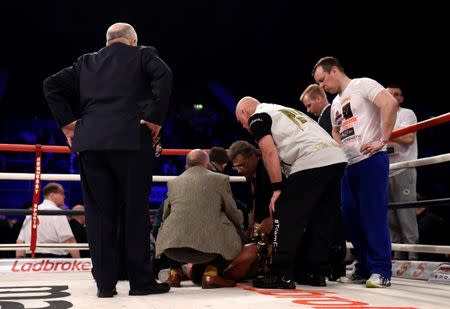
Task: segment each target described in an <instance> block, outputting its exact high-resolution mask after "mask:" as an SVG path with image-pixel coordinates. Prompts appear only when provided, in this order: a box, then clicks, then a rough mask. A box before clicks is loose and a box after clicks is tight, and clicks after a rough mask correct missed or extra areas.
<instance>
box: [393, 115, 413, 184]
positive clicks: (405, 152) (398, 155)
mask: <svg viewBox="0 0 450 309" xmlns="http://www.w3.org/2000/svg"><path fill="white" fill-rule="evenodd" d="M415 123H417V117H416V114H414V112H413V111H412V110H410V109H408V108H401V107H400V108H399V109H398V111H397V120H396V121H395V126H394V130H397V129H400V128H403V127H407V126H409V125H412V124H415ZM388 153H389V162H390V163H397V162H403V161H410V160H415V159H417V137H416V138H414V142H413V143H412V144H411V145H402V144H397V143H394V144H392V145H389V147H388ZM404 170H405V169H401V170H393V171H392V172H391V173H390V176H393V175H396V174H400V173H401V172H402V171H404Z"/></svg>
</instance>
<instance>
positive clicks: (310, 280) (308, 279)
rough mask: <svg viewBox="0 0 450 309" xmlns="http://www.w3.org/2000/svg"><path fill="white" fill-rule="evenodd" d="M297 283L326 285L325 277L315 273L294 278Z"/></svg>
mask: <svg viewBox="0 0 450 309" xmlns="http://www.w3.org/2000/svg"><path fill="white" fill-rule="evenodd" d="M296 281H297V283H298V284H303V285H312V286H327V283H326V282H325V277H324V276H321V275H316V274H304V275H302V276H301V277H299V278H297V279H296Z"/></svg>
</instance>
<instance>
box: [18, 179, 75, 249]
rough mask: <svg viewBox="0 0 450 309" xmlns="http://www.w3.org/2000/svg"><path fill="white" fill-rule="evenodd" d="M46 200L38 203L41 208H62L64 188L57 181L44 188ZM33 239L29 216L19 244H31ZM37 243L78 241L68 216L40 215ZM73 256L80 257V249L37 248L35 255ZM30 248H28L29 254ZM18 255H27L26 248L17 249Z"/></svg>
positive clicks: (24, 224) (23, 227) (70, 242)
mask: <svg viewBox="0 0 450 309" xmlns="http://www.w3.org/2000/svg"><path fill="white" fill-rule="evenodd" d="M42 191H43V194H44V201H43V202H42V203H41V204H40V205H38V209H39V210H61V209H60V207H61V206H63V205H64V198H65V196H64V188H63V187H62V186H61V185H60V184H59V183H55V182H51V183H49V184H47V185H46V186H45V187H44V189H43V190H42ZM30 241H31V216H27V217H26V218H25V221H24V222H23V225H22V229H21V230H20V233H19V236H18V237H17V243H18V244H24V243H27V244H29V243H30ZM37 243H69V244H72V243H76V240H75V237H74V236H73V233H72V230H71V228H70V225H69V221H68V220H67V217H66V216H64V215H61V216H39V225H38V228H37ZM69 253H70V256H72V257H73V258H79V257H80V252H79V250H64V249H46V248H37V249H36V252H35V257H60V258H65V257H69ZM28 255H29V250H27V256H28ZM16 257H17V258H22V257H25V250H17V251H16Z"/></svg>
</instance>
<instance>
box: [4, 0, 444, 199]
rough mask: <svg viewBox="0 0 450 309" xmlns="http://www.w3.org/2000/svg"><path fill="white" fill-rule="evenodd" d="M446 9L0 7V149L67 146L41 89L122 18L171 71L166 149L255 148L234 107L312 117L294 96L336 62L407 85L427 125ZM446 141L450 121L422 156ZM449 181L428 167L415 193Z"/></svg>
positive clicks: (430, 138) (317, 4) (270, 4)
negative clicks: (253, 104)
mask: <svg viewBox="0 0 450 309" xmlns="http://www.w3.org/2000/svg"><path fill="white" fill-rule="evenodd" d="M443 5H444V4H443V3H442V4H437V3H434V2H433V1H427V2H421V3H420V4H419V3H418V4H417V5H413V4H411V3H406V2H405V3H402V4H396V3H394V1H392V2H391V3H388V2H383V1H360V2H357V3H349V2H345V1H335V2H327V1H283V0H280V1H256V0H240V1H235V0H228V1H205V0H199V1H171V0H166V1H159V0H158V1H132V0H130V1H107V2H103V1H102V2H101V1H93V0H90V1H85V0H65V1H64V0H57V1H56V0H50V1H19V0H16V1H14V2H12V1H3V0H2V1H1V4H0V29H1V31H0V36H1V37H0V39H1V42H2V43H1V47H0V120H1V122H2V126H0V137H1V138H2V139H1V140H0V143H6V142H16V143H19V142H24V143H33V142H39V143H42V144H46V143H53V144H58V145H63V141H64V139H62V138H61V134H60V133H58V132H57V131H55V132H57V133H54V134H51V136H48V134H47V131H48V130H56V128H55V127H53V128H51V127H52V125H51V123H53V121H52V120H50V119H51V118H52V117H51V113H50V111H49V110H48V108H47V106H46V104H45V102H44V100H43V96H42V82H43V80H44V78H45V77H47V76H48V75H50V74H52V73H54V72H56V71H58V70H60V69H62V68H63V67H66V66H68V65H70V64H71V63H72V62H73V61H75V60H76V59H77V57H78V56H79V55H81V54H83V53H87V52H93V51H96V50H98V49H100V48H102V47H103V46H104V43H105V32H106V29H107V28H108V26H109V25H111V24H112V23H114V22H119V21H123V22H128V23H130V24H132V25H133V26H134V27H135V29H136V31H137V33H138V36H139V43H140V44H143V45H153V46H155V47H156V48H157V49H158V51H159V53H160V56H161V58H162V59H164V60H165V61H166V62H167V64H168V65H169V66H170V67H171V68H172V70H173V72H174V94H173V100H172V102H173V104H172V106H171V111H170V116H169V119H168V122H167V124H166V126H165V128H164V138H163V143H164V145H165V147H166V148H195V147H200V148H209V147H211V146H223V147H228V146H229V145H230V144H231V142H233V141H235V140H236V139H242V138H244V139H248V140H251V139H250V137H249V136H248V134H247V133H245V132H244V131H243V130H242V129H241V128H240V126H239V125H238V123H237V122H236V121H235V117H234V113H233V108H234V104H235V103H236V102H237V101H238V100H239V99H240V98H241V97H242V96H245V95H251V96H254V97H256V98H258V99H260V100H261V101H264V102H273V103H278V104H282V105H287V106H292V107H296V108H298V109H300V110H304V108H303V106H302V105H300V103H299V102H298V97H299V95H300V93H301V92H302V91H303V89H304V88H305V87H306V86H307V85H308V84H310V83H312V82H313V79H312V78H311V74H310V72H311V69H312V67H313V65H314V64H315V62H316V61H317V60H318V59H319V58H321V57H323V56H328V55H332V56H335V57H337V58H338V59H339V60H340V61H341V63H342V64H343V66H344V68H345V69H346V72H347V74H348V75H349V77H351V78H352V77H371V78H374V79H376V80H377V81H378V82H380V83H381V84H383V85H387V84H389V83H396V84H399V85H401V86H402V88H403V90H404V93H405V98H406V101H405V107H408V108H412V109H413V110H414V111H415V112H416V114H417V117H418V119H419V121H420V120H424V119H427V118H429V117H431V116H436V115H439V114H443V113H446V112H448V111H449V108H448V103H447V101H448V94H447V92H448V91H447V83H448V78H447V71H448V67H449V62H450V61H449V59H450V58H449V56H448V55H449V52H448V49H446V48H445V47H444V46H448V42H447V41H448V37H449V35H448V30H447V29H448V25H447V19H448V16H446V10H444V9H443ZM330 99H331V97H330ZM193 104H203V106H204V109H203V110H201V111H198V110H195V109H193ZM46 120H50V122H46ZM42 127H46V128H47V129H42ZM24 130H25V131H27V130H29V131H34V132H36V131H38V132H39V134H37V138H34V137H31V139H30V138H29V136H28V137H27V136H26V134H25V137H24V136H23V135H24V134H23V131H24ZM17 132H21V133H20V134H19V133H17ZM449 137H450V134H449V124H446V125H441V126H439V127H436V128H432V129H426V130H424V131H423V132H420V133H419V134H418V139H419V157H426V156H430V155H438V154H443V153H448V152H450V151H449V150H450V147H449V144H450V143H449ZM27 138H28V139H27ZM36 139H37V140H36ZM35 140H36V141H35ZM0 155H1V153H0ZM8 160H9V159H8ZM64 160H65V161H68V160H67V158H65V159H62V160H61V161H64ZM167 160H169V159H167ZM170 160H171V161H173V162H172V165H175V166H176V168H175V169H170V168H169V169H168V171H166V170H163V166H164V164H166V162H160V164H159V165H158V166H159V170H158V171H157V172H166V173H167V174H176V173H180V172H181V171H182V169H183V162H182V158H180V159H178V158H173V159H170ZM56 162H57V161H56ZM5 164H6V163H5ZM49 164H50V163H49ZM51 164H53V165H55V166H56V167H54V166H52V167H51V168H49V167H48V171H49V172H52V171H57V170H58V168H57V167H58V166H57V165H58V164H61V165H62V169H64V168H67V166H65V165H64V163H51ZM169 166H170V165H169ZM20 169H21V167H20V166H15V167H13V168H10V169H8V171H20ZM31 170H32V169H31ZM31 170H30V169H28V170H27V172H31ZM448 175H449V165H448V163H444V164H441V165H439V166H435V167H427V168H420V169H419V180H418V186H419V191H420V192H421V193H422V194H423V195H424V196H425V197H444V196H445V197H447V196H448V195H449V194H448V193H449V192H450V180H449V177H448Z"/></svg>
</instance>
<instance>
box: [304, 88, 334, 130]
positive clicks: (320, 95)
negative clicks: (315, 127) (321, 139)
mask: <svg viewBox="0 0 450 309" xmlns="http://www.w3.org/2000/svg"><path fill="white" fill-rule="evenodd" d="M300 101H301V102H303V104H304V105H305V107H306V111H307V112H308V113H310V114H313V115H314V116H316V117H317V122H318V123H319V125H320V126H321V127H322V128H323V129H324V130H325V131H327V132H328V134H330V135H331V119H330V109H331V108H330V107H331V104H330V103H328V99H327V94H326V93H325V90H323V89H322V88H320V86H319V85H317V84H311V85H309V86H308V87H306V89H305V91H303V93H302V95H301V96H300Z"/></svg>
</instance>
